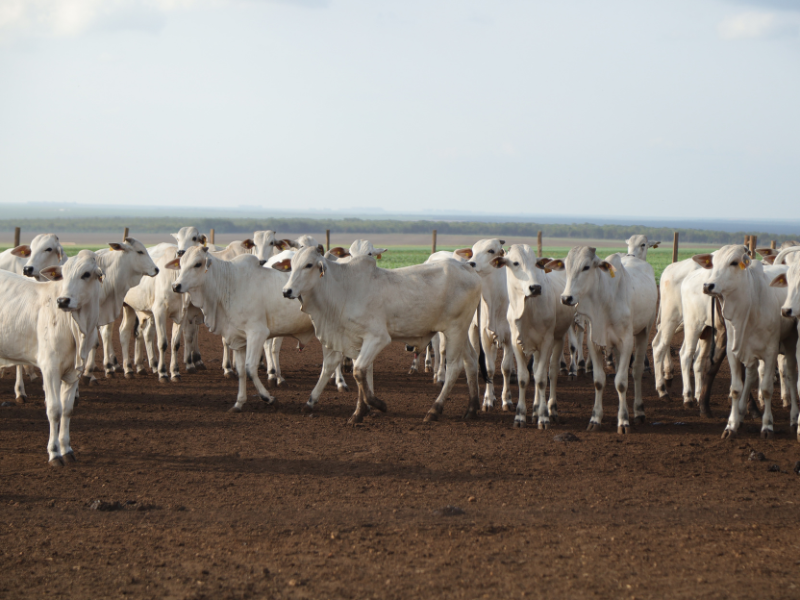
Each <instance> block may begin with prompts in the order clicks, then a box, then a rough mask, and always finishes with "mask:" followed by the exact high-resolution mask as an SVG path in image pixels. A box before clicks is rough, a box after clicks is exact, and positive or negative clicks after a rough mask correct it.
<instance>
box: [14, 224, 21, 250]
mask: <svg viewBox="0 0 800 600" xmlns="http://www.w3.org/2000/svg"><path fill="white" fill-rule="evenodd" d="M19 235H20V229H19V227H14V248H16V247H17V246H19Z"/></svg>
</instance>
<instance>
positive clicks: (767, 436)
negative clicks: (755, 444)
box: [761, 429, 775, 440]
mask: <svg viewBox="0 0 800 600" xmlns="http://www.w3.org/2000/svg"><path fill="white" fill-rule="evenodd" d="M761 437H762V438H763V439H765V440H771V439H772V438H774V437H775V432H774V431H772V429H764V430H763V431H762V432H761Z"/></svg>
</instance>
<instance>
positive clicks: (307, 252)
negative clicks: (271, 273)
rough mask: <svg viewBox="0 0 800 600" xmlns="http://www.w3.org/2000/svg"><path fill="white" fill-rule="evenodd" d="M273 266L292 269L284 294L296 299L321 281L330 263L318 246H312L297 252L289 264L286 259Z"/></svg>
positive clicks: (274, 267)
mask: <svg viewBox="0 0 800 600" xmlns="http://www.w3.org/2000/svg"><path fill="white" fill-rule="evenodd" d="M279 265H280V267H279ZM272 268H273V269H278V270H279V271H291V273H292V274H291V275H290V276H289V281H287V282H286V285H284V286H283V296H284V297H285V298H290V299H294V298H299V297H300V296H302V295H303V294H305V293H308V291H309V290H311V289H312V288H313V287H314V286H315V285H316V283H317V281H319V278H320V277H324V276H325V273H326V271H327V269H328V263H327V261H326V260H325V257H324V256H323V255H322V254H321V253H320V252H319V250H318V249H317V248H314V247H310V248H303V249H302V250H300V251H299V252H298V253H297V254H295V255H294V256H293V257H292V260H291V262H290V263H289V264H288V265H287V264H286V261H284V262H283V263H278V264H275V265H273V267H272Z"/></svg>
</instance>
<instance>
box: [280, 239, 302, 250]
mask: <svg viewBox="0 0 800 600" xmlns="http://www.w3.org/2000/svg"><path fill="white" fill-rule="evenodd" d="M297 247H298V246H297V242H294V241H292V240H280V248H281V250H288V249H289V248H297Z"/></svg>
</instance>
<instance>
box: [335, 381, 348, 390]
mask: <svg viewBox="0 0 800 600" xmlns="http://www.w3.org/2000/svg"><path fill="white" fill-rule="evenodd" d="M336 389H337V390H339V391H340V392H349V391H350V388H349V387H347V384H346V383H343V384H342V385H337V386H336Z"/></svg>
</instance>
